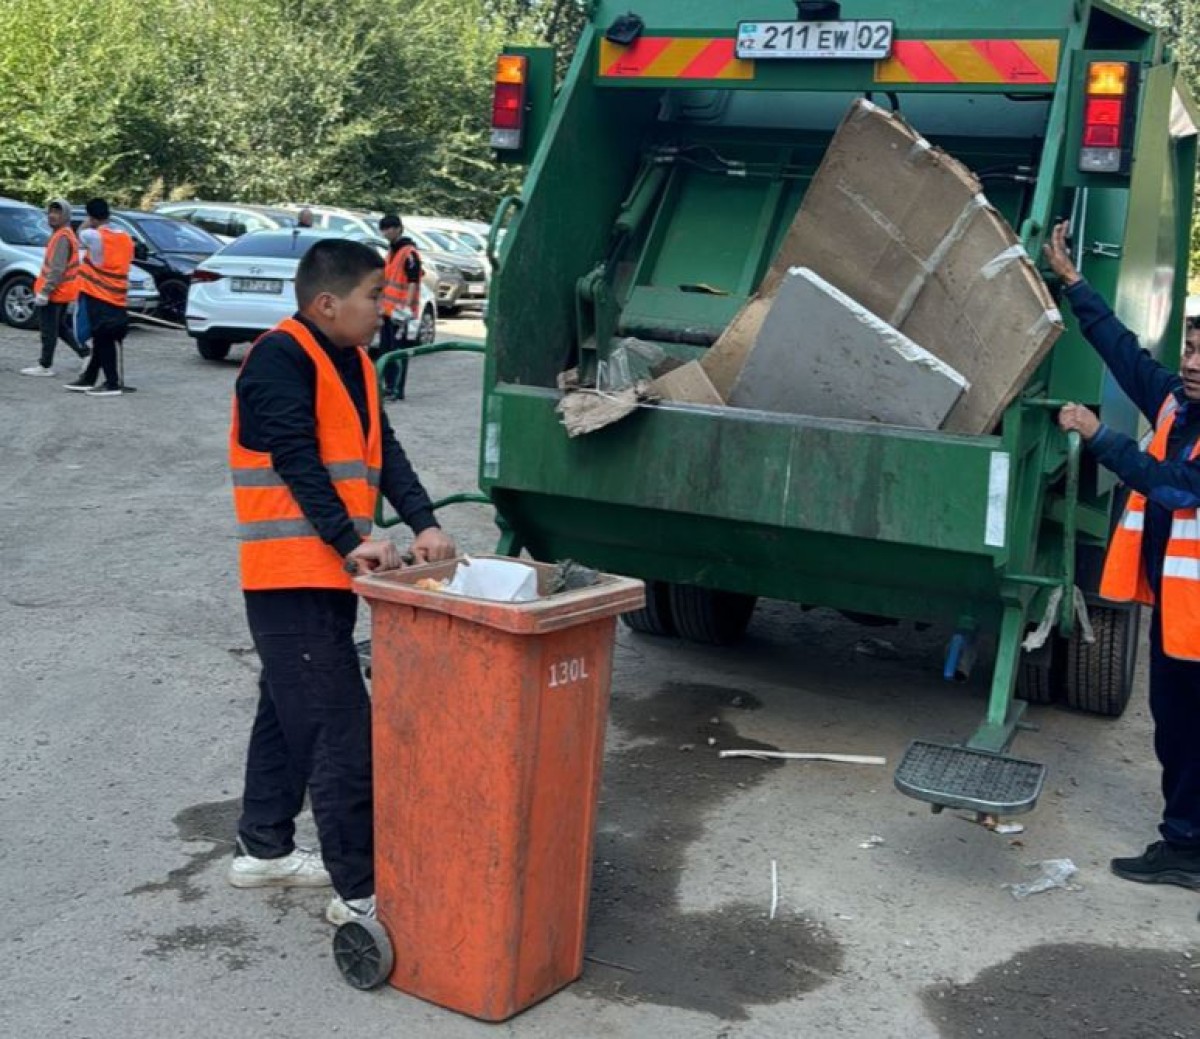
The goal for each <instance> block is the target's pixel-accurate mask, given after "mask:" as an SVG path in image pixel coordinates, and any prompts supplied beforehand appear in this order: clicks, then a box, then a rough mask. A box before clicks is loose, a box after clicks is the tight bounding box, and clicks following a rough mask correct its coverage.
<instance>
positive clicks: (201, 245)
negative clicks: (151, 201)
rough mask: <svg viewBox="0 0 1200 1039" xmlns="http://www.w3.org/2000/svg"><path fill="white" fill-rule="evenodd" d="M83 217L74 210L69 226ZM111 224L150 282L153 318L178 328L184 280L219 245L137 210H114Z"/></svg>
mask: <svg viewBox="0 0 1200 1039" xmlns="http://www.w3.org/2000/svg"><path fill="white" fill-rule="evenodd" d="M84 215H85V214H84V211H83V206H74V207H73V208H72V210H71V223H72V225H74V226H75V227H76V228H78V227H79V224H80V223H81V222H82V221H83V218H84ZM112 224H113V226H114V227H119V228H120V229H121V230H122V231H126V232H128V234H129V235H130V237H131V238H133V249H134V261H135V262H136V263H137V265H138V266H139V267H141V268H142V269H143V270H144V271H146V273H147V274H149V275H150V276H151V277H153V278H154V283H155V285H156V286H157V288H158V296H159V304H158V311H157V315H158V316H159V317H161V318H163V319H164V320H166V321H175V322H177V323H178V324H180V325H182V324H183V312H184V309H185V307H186V305H187V291H188V279H189V278H190V277H191V276H192V271H194V270H195V269H196V264H198V263H200V262H201V261H202V260H207V259H208V258H209V257H210V256H212V254H213V253H215V252H216V251H217V250H218V249H220V248H221V245H222V243H221V242H220V241H219V240H218V239H216V238H214V237H213V236H212V235H210V234H209V233H208V232H207V231H205V230H203V229H202V228H199V227H196V226H195V225H193V224H189V223H187V222H186V221H183V220H177V219H175V218H174V217H169V216H162V215H161V214H159V213H143V212H142V211H141V210H138V209H114V210H113V213H112Z"/></svg>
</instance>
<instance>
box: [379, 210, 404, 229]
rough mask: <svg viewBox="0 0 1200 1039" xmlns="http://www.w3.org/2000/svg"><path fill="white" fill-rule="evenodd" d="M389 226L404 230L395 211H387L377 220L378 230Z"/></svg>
mask: <svg viewBox="0 0 1200 1039" xmlns="http://www.w3.org/2000/svg"><path fill="white" fill-rule="evenodd" d="M389 227H398V228H400V230H401V231H403V230H404V224H403V223H402V222H401V220H400V218H399V217H398V216H396V214H395V213H388V214H386V215H385V216H384V217H383V219H382V220H380V221H379V230H381V231H386V230H387V229H388V228H389Z"/></svg>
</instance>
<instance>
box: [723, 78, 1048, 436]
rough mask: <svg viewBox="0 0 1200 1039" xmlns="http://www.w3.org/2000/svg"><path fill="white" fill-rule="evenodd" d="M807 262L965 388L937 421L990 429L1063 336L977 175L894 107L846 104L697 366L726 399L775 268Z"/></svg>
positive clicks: (770, 291)
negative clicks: (763, 264)
mask: <svg viewBox="0 0 1200 1039" xmlns="http://www.w3.org/2000/svg"><path fill="white" fill-rule="evenodd" d="M793 267H807V268H809V269H811V270H813V271H815V272H816V273H817V274H819V275H820V276H821V277H822V278H824V279H825V280H826V281H828V282H830V283H831V284H832V285H834V286H836V287H837V288H838V289H840V290H841V291H842V292H844V293H845V294H846V295H847V296H849V297H850V298H851V299H853V300H856V301H857V302H858V303H860V304H862V305H863V306H864V307H866V308H867V309H868V310H869V311H870V312H871V313H873V314H875V315H876V316H878V317H880V318H882V319H883V320H884V321H886V322H887V323H888V324H890V325H892V326H893V327H895V328H896V329H898V330H899V331H901V332H903V333H904V334H905V335H906V336H908V337H909V338H910V339H911V340H912V341H913V342H915V343H917V344H919V345H920V346H921V347H923V348H924V349H926V350H928V351H929V352H930V353H932V354H933V355H935V356H936V357H938V358H940V359H941V360H942V361H944V362H945V363H946V364H948V365H949V366H950V367H951V368H953V369H954V370H955V371H957V372H959V373H961V374H962V375H963V377H964V378H965V379H966V380H967V382H968V383H969V384H970V388H969V389H968V390H967V392H966V393H964V394H963V396H962V397H961V399H960V400H959V402H958V403H957V404H956V405H955V407H954V409H953V410H952V411H951V413H950V415H949V416H948V418H947V419H946V421H945V423H944V424H943V427H942V428H944V429H946V430H948V431H953V432H959V433H987V432H990V431H991V430H992V429H993V428H994V427H995V425H996V423H997V422H998V421H999V419H1000V416H1001V415H1002V414H1003V412H1004V409H1005V408H1006V407H1007V406H1008V404H1009V403H1011V401H1012V400H1013V398H1014V397H1015V396H1016V395H1017V393H1019V392H1020V390H1021V387H1022V386H1023V385H1024V384H1025V382H1026V381H1027V380H1028V378H1029V376H1030V375H1031V374H1032V373H1033V371H1034V369H1036V367H1037V366H1038V365H1039V364H1040V363H1041V362H1042V360H1043V359H1044V358H1045V356H1046V354H1047V353H1048V352H1049V350H1050V348H1051V346H1053V345H1054V342H1055V340H1056V339H1057V338H1058V336H1059V335H1060V334H1061V332H1062V327H1063V326H1062V321H1061V316H1060V315H1059V312H1058V311H1057V309H1055V307H1054V303H1053V300H1052V299H1051V297H1050V294H1049V292H1048V291H1047V289H1046V286H1045V285H1044V283H1043V282H1042V279H1041V277H1040V276H1039V275H1038V272H1037V268H1036V267H1035V266H1034V264H1033V262H1032V261H1031V260H1030V259H1029V257H1028V256H1027V255H1026V253H1025V250H1024V248H1023V247H1022V246H1021V244H1020V242H1019V240H1018V238H1017V236H1016V235H1015V234H1014V233H1013V231H1012V228H1011V227H1009V226H1008V224H1007V222H1006V221H1005V220H1004V218H1003V217H1001V216H1000V214H999V213H997V212H996V210H994V209H993V208H992V207H991V206H990V205H989V204H988V201H987V199H986V198H985V197H984V196H983V194H982V193H981V191H980V184H979V181H978V180H977V179H976V178H975V176H974V175H973V174H972V173H971V172H970V170H968V169H967V168H966V167H965V166H963V165H962V164H961V163H959V162H958V161H956V160H955V159H953V158H951V157H950V156H949V155H947V154H946V153H945V152H942V151H941V150H939V149H937V148H934V147H933V146H932V145H930V143H929V142H928V141H926V140H925V139H924V138H923V137H921V136H920V134H918V133H917V132H916V131H914V130H913V129H912V128H911V127H909V126H908V125H907V124H906V123H905V122H904V120H903V119H901V118H900V117H899V116H898V115H895V114H891V113H888V112H885V111H884V110H883V109H881V108H879V107H878V106H876V105H874V104H871V103H870V102H869V101H865V100H858V101H856V102H855V103H854V104H853V106H852V107H851V109H850V112H849V113H848V114H847V116H846V118H845V119H844V120H843V121H842V124H841V126H840V127H839V128H838V131H837V133H836V134H835V136H834V138H833V141H832V142H831V143H830V146H829V149H828V150H827V152H826V153H825V157H824V159H823V161H822V163H821V166H820V168H819V169H818V170H817V173H816V176H815V177H814V178H813V181H812V184H811V185H810V187H809V189H808V191H807V193H806V194H805V196H804V201H803V203H802V205H801V208H800V211H799V212H798V213H797V215H796V218H795V220H794V221H793V222H792V225H791V227H790V228H789V230H788V232H787V234H786V235H785V237H784V239H783V242H782V244H781V246H780V250H779V253H778V255H777V256H776V258H775V260H774V262H773V263H772V264H771V267H770V269H769V271H768V272H767V275H766V276H765V278H764V279H763V283H762V286H761V288H760V290H759V294H758V296H757V297H756V298H754V299H752V300H751V301H750V302H749V303H748V304H747V305H746V307H744V308H743V309H742V311H741V312H740V313H739V314H738V316H737V317H736V318H735V319H734V321H733V322H732V323H731V324H730V326H729V328H728V329H727V330H726V331H725V333H724V334H723V335H722V336H721V338H720V339H719V340H718V341H717V343H716V344H714V346H713V347H712V349H711V350H710V351H709V352H708V355H707V356H706V357H705V358H704V360H703V361H702V364H703V365H704V368H705V370H706V371H707V372H708V374H709V377H710V378H711V379H712V381H713V384H714V386H716V387H717V389H718V390H719V391H721V392H722V393H723V394H725V395H726V397H727V399H728V389H727V387H728V386H729V380H728V373H729V372H730V371H740V369H741V366H742V364H744V362H745V358H746V356H747V354H748V353H749V351H750V350H751V348H752V347H753V345H754V342H755V340H756V339H757V337H758V334H759V331H760V329H761V328H762V325H763V322H764V320H765V319H766V315H767V313H768V312H769V310H770V307H771V303H772V302H773V300H774V297H775V294H776V293H777V291H778V289H779V286H780V284H781V283H782V281H783V278H784V276H785V274H786V272H787V271H788V270H790V269H792V268H793Z"/></svg>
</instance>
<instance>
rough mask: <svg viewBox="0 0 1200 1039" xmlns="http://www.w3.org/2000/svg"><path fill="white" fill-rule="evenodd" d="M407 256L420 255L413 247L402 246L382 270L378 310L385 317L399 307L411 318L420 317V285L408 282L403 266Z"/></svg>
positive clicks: (405, 263)
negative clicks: (381, 289) (381, 287)
mask: <svg viewBox="0 0 1200 1039" xmlns="http://www.w3.org/2000/svg"><path fill="white" fill-rule="evenodd" d="M409 256H416V257H417V259H418V260H419V259H420V258H421V257H420V254H419V253H418V252H417V249H416V246H414V245H402V246H401V247H400V248H399V249H397V250H396V251H395V252H393V253H392V254H391V255H389V256H388V261H387V265H386V266H385V267H384V269H383V292H382V293H381V294H380V296H379V309H380V310H382V311H383V313H384V314H385V315H386V316H387V317H391V316H392V314H393V313H394V312H395V311H396V308H397V307H399V308H401V309H402V310H407V311H408V313H409V314H410V315H411V316H412V317H420V299H421V283H420V281H419V280H418V281H409V280H408V274H407V273H405V270H404V268H405V266H406V265H407V263H408V258H409Z"/></svg>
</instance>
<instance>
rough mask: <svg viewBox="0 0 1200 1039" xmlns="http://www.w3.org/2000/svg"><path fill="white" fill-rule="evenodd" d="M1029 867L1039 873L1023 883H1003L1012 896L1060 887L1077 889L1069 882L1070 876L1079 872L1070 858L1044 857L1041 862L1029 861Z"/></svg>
mask: <svg viewBox="0 0 1200 1039" xmlns="http://www.w3.org/2000/svg"><path fill="white" fill-rule="evenodd" d="M1029 868H1030V869H1036V870H1038V871H1039V875H1038V876H1037V877H1035V878H1034V879H1033V880H1027V881H1026V882H1025V883H1024V884H1005V885H1004V886H1005V887H1007V888H1008V889H1009V890H1010V891H1011V892H1012V896H1013V898H1016V899H1021V898H1028V897H1029V896H1030V895H1039V894H1041V893H1042V892H1043V891H1051V890H1053V889H1054V888H1062V889H1063V890H1064V891H1078V890H1079V888H1078V886H1077V885H1075V884H1072V883H1071V878H1072V877H1073V876H1075V874H1076V873H1078V872H1079V867H1077V866H1076V865H1075V863H1074V862H1072V861H1071V860H1070V859H1044V860H1043V861H1041V862H1032V863H1030V864H1029Z"/></svg>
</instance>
